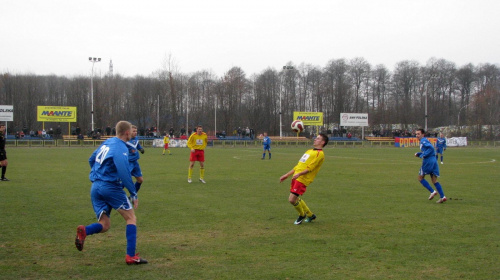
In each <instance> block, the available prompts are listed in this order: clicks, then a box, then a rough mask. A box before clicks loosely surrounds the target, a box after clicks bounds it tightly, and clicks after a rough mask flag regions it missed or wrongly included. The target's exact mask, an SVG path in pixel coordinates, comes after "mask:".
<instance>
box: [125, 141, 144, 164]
mask: <svg viewBox="0 0 500 280" xmlns="http://www.w3.org/2000/svg"><path fill="white" fill-rule="evenodd" d="M127 147H128V151H129V155H128V160H129V161H137V160H139V158H140V156H139V152H138V151H140V150H142V146H141V144H140V143H139V139H138V138H137V136H136V137H134V138H132V139H130V141H128V142H127Z"/></svg>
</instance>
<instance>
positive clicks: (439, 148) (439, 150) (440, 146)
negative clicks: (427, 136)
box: [436, 133, 446, 164]
mask: <svg viewBox="0 0 500 280" xmlns="http://www.w3.org/2000/svg"><path fill="white" fill-rule="evenodd" d="M443 151H446V138H444V137H443V133H439V137H438V139H437V142H436V160H438V156H439V154H441V164H443Z"/></svg>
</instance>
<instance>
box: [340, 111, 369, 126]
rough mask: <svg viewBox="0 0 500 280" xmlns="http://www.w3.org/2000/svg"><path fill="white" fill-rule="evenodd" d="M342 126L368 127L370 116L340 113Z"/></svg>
mask: <svg viewBox="0 0 500 280" xmlns="http://www.w3.org/2000/svg"><path fill="white" fill-rule="evenodd" d="M340 126H368V114H358V113H340Z"/></svg>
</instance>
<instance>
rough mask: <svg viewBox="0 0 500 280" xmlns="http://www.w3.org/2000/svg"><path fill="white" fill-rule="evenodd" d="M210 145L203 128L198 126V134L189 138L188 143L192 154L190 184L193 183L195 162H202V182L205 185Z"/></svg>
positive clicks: (190, 158)
mask: <svg viewBox="0 0 500 280" xmlns="http://www.w3.org/2000/svg"><path fill="white" fill-rule="evenodd" d="M207 144H208V137H207V134H206V133H205V132H203V127H202V126H201V125H198V126H197V127H196V132H194V133H193V134H191V136H189V139H188V141H187V146H188V148H190V149H191V154H190V156H189V161H190V163H189V170H188V183H191V182H192V180H191V176H192V175H193V167H194V163H195V161H199V162H200V182H202V183H203V184H205V183H206V182H205V180H204V177H205V166H204V162H205V148H206V147H207Z"/></svg>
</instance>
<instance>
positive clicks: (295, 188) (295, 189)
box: [290, 179, 307, 195]
mask: <svg viewBox="0 0 500 280" xmlns="http://www.w3.org/2000/svg"><path fill="white" fill-rule="evenodd" d="M306 188H307V186H306V185H304V184H302V183H301V182H299V181H297V180H294V179H292V183H291V184H290V192H291V193H296V194H298V195H303V194H304V193H305V192H306Z"/></svg>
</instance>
